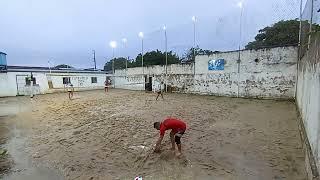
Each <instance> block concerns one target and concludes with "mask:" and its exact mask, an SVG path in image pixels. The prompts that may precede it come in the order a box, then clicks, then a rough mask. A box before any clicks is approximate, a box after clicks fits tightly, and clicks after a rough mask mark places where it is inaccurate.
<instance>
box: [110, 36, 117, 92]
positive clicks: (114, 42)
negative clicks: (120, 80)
mask: <svg viewBox="0 0 320 180" xmlns="http://www.w3.org/2000/svg"><path fill="white" fill-rule="evenodd" d="M110 47H111V48H112V76H113V88H115V87H116V82H115V78H114V73H115V69H114V60H115V56H114V50H115V48H116V47H117V42H116V41H111V42H110Z"/></svg>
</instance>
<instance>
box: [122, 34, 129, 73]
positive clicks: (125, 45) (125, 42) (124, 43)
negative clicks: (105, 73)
mask: <svg viewBox="0 0 320 180" xmlns="http://www.w3.org/2000/svg"><path fill="white" fill-rule="evenodd" d="M122 42H123V48H124V49H126V47H127V42H128V40H127V38H122ZM124 57H126V56H124ZM127 71H128V60H127V59H126V72H127Z"/></svg>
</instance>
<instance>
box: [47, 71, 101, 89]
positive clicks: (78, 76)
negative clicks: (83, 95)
mask: <svg viewBox="0 0 320 180" xmlns="http://www.w3.org/2000/svg"><path fill="white" fill-rule="evenodd" d="M46 76H47V78H51V80H52V84H53V88H54V89H63V88H64V87H65V85H64V84H63V77H70V81H71V83H72V84H73V87H74V88H75V90H81V89H90V88H92V89H95V88H104V81H105V80H106V74H91V73H90V74H89V73H51V74H50V73H47V74H46ZM91 77H97V83H92V82H91Z"/></svg>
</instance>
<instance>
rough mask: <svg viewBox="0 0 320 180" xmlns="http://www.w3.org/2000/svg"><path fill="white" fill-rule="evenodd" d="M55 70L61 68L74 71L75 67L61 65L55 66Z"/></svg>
mask: <svg viewBox="0 0 320 180" xmlns="http://www.w3.org/2000/svg"><path fill="white" fill-rule="evenodd" d="M54 68H56V69H59V68H69V69H72V68H73V67H72V66H70V65H68V64H59V65H57V66H55V67H54Z"/></svg>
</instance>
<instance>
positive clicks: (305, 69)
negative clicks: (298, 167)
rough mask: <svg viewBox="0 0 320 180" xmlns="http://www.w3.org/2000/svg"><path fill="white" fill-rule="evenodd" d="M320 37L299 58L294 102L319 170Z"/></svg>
mask: <svg viewBox="0 0 320 180" xmlns="http://www.w3.org/2000/svg"><path fill="white" fill-rule="evenodd" d="M319 41H320V37H318V39H317V40H316V41H314V42H313V43H312V44H311V45H310V49H309V52H307V53H306V55H305V56H304V57H303V58H302V59H301V60H300V63H299V70H298V82H297V94H296V102H297V106H298V109H299V112H300V115H301V118H302V120H303V124H304V128H305V130H306V135H307V137H308V140H309V143H310V146H311V151H312V154H313V156H314V159H315V161H316V164H317V167H318V171H319V172H320V56H319V55H320V48H319V47H320V42H319Z"/></svg>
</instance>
